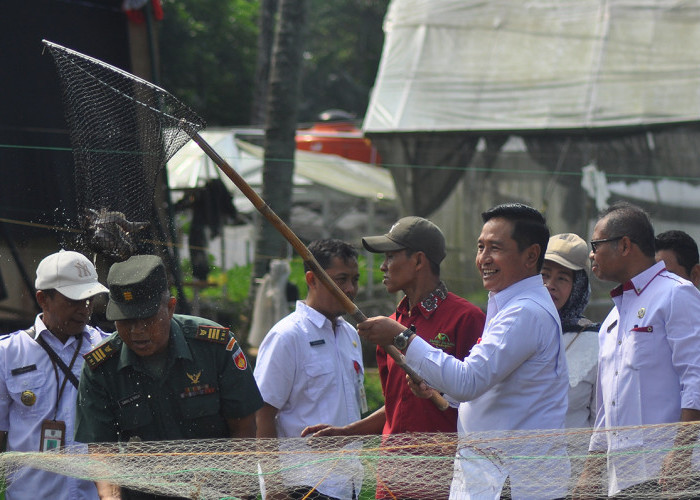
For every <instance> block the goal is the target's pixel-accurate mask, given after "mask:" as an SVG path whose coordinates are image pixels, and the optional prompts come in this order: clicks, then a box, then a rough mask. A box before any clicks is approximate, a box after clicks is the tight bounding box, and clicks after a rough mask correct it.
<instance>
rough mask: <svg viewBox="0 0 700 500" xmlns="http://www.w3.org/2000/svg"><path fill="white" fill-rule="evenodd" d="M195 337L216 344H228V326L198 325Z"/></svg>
mask: <svg viewBox="0 0 700 500" xmlns="http://www.w3.org/2000/svg"><path fill="white" fill-rule="evenodd" d="M196 338H198V339H199V340H206V341H208V342H216V343H217V344H228V341H229V339H230V337H229V333H228V328H224V327H223V326H200V327H199V328H198V329H197V336H196Z"/></svg>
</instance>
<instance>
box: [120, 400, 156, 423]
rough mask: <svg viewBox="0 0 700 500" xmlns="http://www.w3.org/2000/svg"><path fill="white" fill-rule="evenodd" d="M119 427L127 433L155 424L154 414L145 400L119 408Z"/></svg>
mask: <svg viewBox="0 0 700 500" xmlns="http://www.w3.org/2000/svg"><path fill="white" fill-rule="evenodd" d="M117 420H118V421H119V427H120V428H121V429H122V430H125V431H133V430H135V429H138V428H139V427H144V426H147V425H149V424H151V423H152V422H153V414H152V413H151V408H150V407H149V405H147V404H145V403H144V402H143V398H139V399H138V400H136V401H134V402H131V403H127V404H125V405H123V406H120V407H119V417H118V418H117Z"/></svg>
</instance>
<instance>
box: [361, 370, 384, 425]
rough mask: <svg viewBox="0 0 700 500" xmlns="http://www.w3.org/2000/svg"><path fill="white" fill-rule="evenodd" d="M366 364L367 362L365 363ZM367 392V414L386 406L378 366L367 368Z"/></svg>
mask: <svg viewBox="0 0 700 500" xmlns="http://www.w3.org/2000/svg"><path fill="white" fill-rule="evenodd" d="M365 364H366V363H365ZM365 392H366V393H367V408H368V411H367V413H366V414H364V415H362V416H363V417H366V416H367V415H369V414H371V413H374V412H375V411H377V410H378V409H379V408H381V407H382V406H384V393H383V392H382V382H381V379H380V378H379V372H378V371H377V369H376V368H365Z"/></svg>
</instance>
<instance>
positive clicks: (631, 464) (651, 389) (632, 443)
mask: <svg viewBox="0 0 700 500" xmlns="http://www.w3.org/2000/svg"><path fill="white" fill-rule="evenodd" d="M611 296H612V298H613V302H614V303H615V307H613V309H612V310H611V311H610V314H608V317H607V318H606V319H605V321H604V322H603V324H602V325H601V328H600V332H599V334H598V339H599V344H600V358H599V362H598V381H599V383H598V389H597V415H596V423H595V429H601V428H606V427H618V426H636V425H649V424H662V423H671V422H678V421H679V420H680V415H681V408H690V409H696V410H698V409H700V323H698V318H700V292H699V291H698V290H697V289H696V288H695V287H694V286H693V284H692V283H690V282H689V281H686V280H684V279H682V278H680V277H678V276H676V275H675V274H673V273H670V272H668V271H666V270H665V268H664V264H663V262H659V263H656V264H655V265H653V266H651V267H650V268H648V269H647V270H646V271H644V272H642V273H640V274H638V275H637V276H635V277H634V278H632V280H631V281H628V282H627V283H625V284H624V286H622V285H621V286H619V287H617V288H615V289H614V290H613V291H612V292H611ZM670 445H671V443H661V442H659V441H658V440H657V439H655V438H654V437H653V433H648V434H645V433H643V432H641V431H638V430H637V431H631V432H614V433H607V432H601V433H594V434H593V436H592V438H591V446H590V449H591V450H592V451H606V450H607V451H609V452H613V451H621V450H625V452H623V453H622V454H621V456H619V455H617V454H615V453H613V454H612V455H610V456H609V460H608V476H609V492H610V495H613V494H615V493H617V492H618V491H619V490H621V489H624V488H627V487H629V486H633V485H635V484H638V483H641V482H643V481H645V480H647V479H650V478H653V477H655V476H657V475H658V473H659V471H660V467H661V462H662V460H663V458H664V455H665V453H663V452H660V453H655V454H647V453H644V454H638V453H636V454H635V453H634V451H633V450H634V449H635V448H645V449H646V450H649V449H660V448H663V447H668V446H670ZM626 451H632V453H631V454H630V453H626ZM631 456H634V457H635V458H636V460H630V457H631ZM620 458H623V459H624V460H620Z"/></svg>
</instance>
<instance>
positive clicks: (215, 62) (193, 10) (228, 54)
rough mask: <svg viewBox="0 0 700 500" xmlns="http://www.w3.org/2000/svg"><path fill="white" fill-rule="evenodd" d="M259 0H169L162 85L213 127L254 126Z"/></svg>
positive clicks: (162, 40)
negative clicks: (252, 105) (252, 121)
mask: <svg viewBox="0 0 700 500" xmlns="http://www.w3.org/2000/svg"><path fill="white" fill-rule="evenodd" d="M259 9H260V5H259V1H258V0H164V1H163V11H164V18H163V21H162V22H161V23H160V24H159V35H160V54H161V68H162V78H161V79H162V83H160V85H161V86H162V87H164V88H165V89H167V90H168V91H169V92H171V93H172V94H173V95H175V96H177V97H178V99H181V100H182V101H183V102H185V103H187V104H188V105H189V106H190V107H192V109H193V110H195V111H196V112H197V113H199V114H200V115H201V116H202V117H203V118H205V119H206V120H207V122H208V123H210V124H212V125H246V124H248V123H249V117H250V105H251V101H252V96H253V92H252V90H253V85H254V74H255V64H256V61H255V57H256V51H257V36H258V26H257V19H258V14H259Z"/></svg>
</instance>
